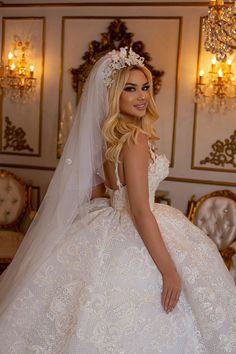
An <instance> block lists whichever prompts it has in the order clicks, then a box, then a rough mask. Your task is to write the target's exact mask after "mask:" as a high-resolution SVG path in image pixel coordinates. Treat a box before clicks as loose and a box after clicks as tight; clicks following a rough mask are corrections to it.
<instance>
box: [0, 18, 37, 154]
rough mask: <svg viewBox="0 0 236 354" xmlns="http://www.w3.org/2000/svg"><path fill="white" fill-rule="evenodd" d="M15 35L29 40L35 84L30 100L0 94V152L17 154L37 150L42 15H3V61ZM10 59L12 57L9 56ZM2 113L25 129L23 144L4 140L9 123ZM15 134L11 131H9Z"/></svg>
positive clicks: (27, 52) (29, 52)
mask: <svg viewBox="0 0 236 354" xmlns="http://www.w3.org/2000/svg"><path fill="white" fill-rule="evenodd" d="M16 35H17V36H18V38H19V41H22V43H23V46H24V43H25V42H27V41H29V42H30V46H29V49H28V50H27V51H26V55H25V56H26V61H27V62H28V64H29V65H30V64H34V67H35V71H34V77H35V78H36V79H37V86H36V91H35V94H34V96H33V97H32V99H31V100H26V102H25V103H24V104H20V103H18V102H17V103H13V102H12V101H11V99H10V98H9V97H8V96H5V97H3V98H2V97H1V98H2V99H1V131H2V134H1V152H2V153H14V154H20V155H35V156H40V154H41V125H42V124H41V123H42V122H41V121H42V104H43V102H42V89H43V63H44V19H43V18H34V19H33V18H31V17H28V18H26V17H23V18H20V17H18V18H14V17H12V18H3V24H2V43H3V46H2V47H3V48H2V50H3V55H2V58H3V63H5V65H6V64H7V62H8V53H9V52H12V50H13V44H14V42H15V40H14V37H15V36H16ZM13 62H14V58H13ZM6 117H7V118H8V119H9V120H10V122H11V123H12V126H15V129H19V128H21V129H23V131H24V132H25V140H26V143H25V144H17V146H15V145H14V147H16V149H14V147H13V145H12V144H11V142H9V143H8V142H7V140H6V139H5V138H4V133H5V131H6V129H7V128H8V127H9V125H7V122H6ZM13 135H15V134H13Z"/></svg>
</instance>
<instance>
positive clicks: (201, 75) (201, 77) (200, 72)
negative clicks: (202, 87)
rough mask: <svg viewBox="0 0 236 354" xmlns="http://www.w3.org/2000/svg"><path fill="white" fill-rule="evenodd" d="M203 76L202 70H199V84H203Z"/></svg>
mask: <svg viewBox="0 0 236 354" xmlns="http://www.w3.org/2000/svg"><path fill="white" fill-rule="evenodd" d="M204 74H205V72H204V70H203V69H201V70H200V71H199V84H203V82H204Z"/></svg>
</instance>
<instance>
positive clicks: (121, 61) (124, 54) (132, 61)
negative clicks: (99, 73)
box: [103, 47, 144, 87]
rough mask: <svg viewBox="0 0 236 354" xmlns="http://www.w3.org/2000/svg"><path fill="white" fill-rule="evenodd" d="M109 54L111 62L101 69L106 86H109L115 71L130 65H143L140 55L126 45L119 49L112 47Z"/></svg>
mask: <svg viewBox="0 0 236 354" xmlns="http://www.w3.org/2000/svg"><path fill="white" fill-rule="evenodd" d="M110 56H111V62H110V64H109V65H108V66H107V67H106V68H105V69H104V71H103V74H104V83H105V85H106V86H107V87H111V85H112V83H113V82H114V75H115V73H116V72H117V71H119V70H121V69H123V68H125V67H128V66H131V65H137V66H144V64H143V62H144V58H143V57H140V55H138V54H137V53H135V52H134V51H133V50H132V49H131V48H130V49H128V47H124V48H120V49H119V50H115V49H114V50H113V51H112V52H110Z"/></svg>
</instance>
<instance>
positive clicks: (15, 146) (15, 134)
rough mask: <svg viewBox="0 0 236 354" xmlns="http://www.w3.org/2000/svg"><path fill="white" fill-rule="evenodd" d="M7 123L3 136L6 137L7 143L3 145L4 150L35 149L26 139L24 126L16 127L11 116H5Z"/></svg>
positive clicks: (31, 150)
mask: <svg viewBox="0 0 236 354" xmlns="http://www.w3.org/2000/svg"><path fill="white" fill-rule="evenodd" d="M5 121H6V125H5V130H4V135H3V138H4V139H5V142H6V143H5V145H3V150H6V151H8V150H9V149H10V151H22V150H23V151H24V150H27V151H30V152H33V151H34V149H33V148H32V147H30V146H29V144H28V143H27V140H26V133H25V131H24V129H23V128H21V127H16V126H15V125H14V124H13V123H12V121H11V120H10V118H9V117H5Z"/></svg>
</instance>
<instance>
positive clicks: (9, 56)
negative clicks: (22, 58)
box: [8, 52, 13, 67]
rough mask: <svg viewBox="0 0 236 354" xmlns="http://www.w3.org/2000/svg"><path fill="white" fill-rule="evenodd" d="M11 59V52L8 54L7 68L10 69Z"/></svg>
mask: <svg viewBox="0 0 236 354" xmlns="http://www.w3.org/2000/svg"><path fill="white" fill-rule="evenodd" d="M12 58H13V54H12V52H9V53H8V67H10V66H11V64H12Z"/></svg>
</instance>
